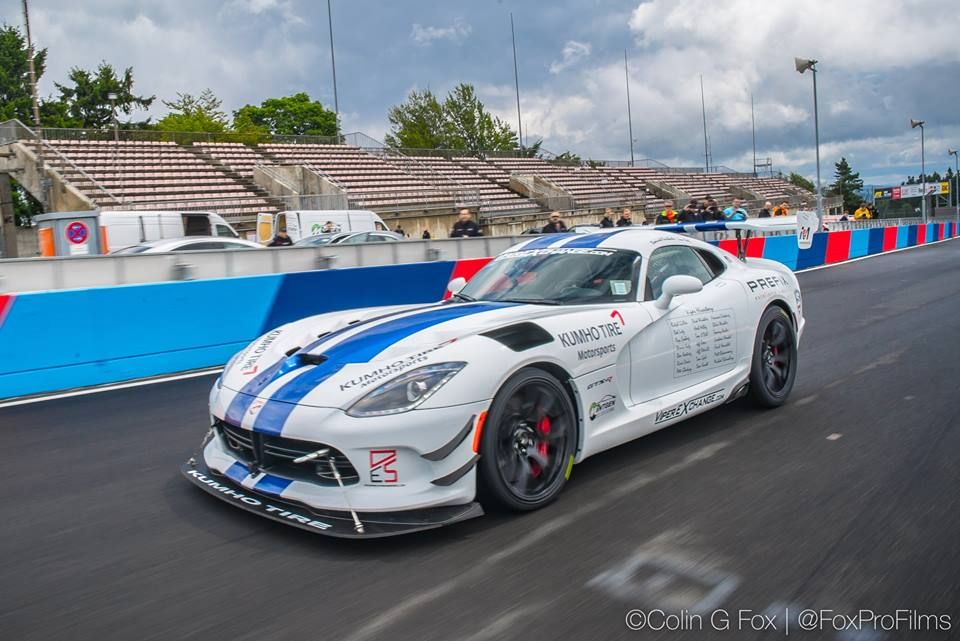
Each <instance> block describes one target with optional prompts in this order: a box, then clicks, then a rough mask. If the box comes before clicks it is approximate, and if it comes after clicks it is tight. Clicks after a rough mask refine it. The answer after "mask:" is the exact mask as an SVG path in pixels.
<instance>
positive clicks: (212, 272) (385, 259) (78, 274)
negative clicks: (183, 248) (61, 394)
mask: <svg viewBox="0 0 960 641" xmlns="http://www.w3.org/2000/svg"><path fill="white" fill-rule="evenodd" d="M528 238H529V236H523V237H511V236H493V237H483V238H450V239H440V240H407V241H402V242H397V243H366V244H362V245H332V246H329V247H277V248H264V249H255V250H248V251H237V250H233V251H197V252H189V253H184V252H167V253H161V254H108V255H106V256H78V257H57V258H13V259H9V260H0V293H14V292H17V293H20V292H34V291H47V290H59V289H80V288H86V287H106V286H110V285H138V284H143V283H158V282H166V281H182V280H204V279H210V278H232V277H237V276H252V275H257V274H285V273H293V272H306V271H313V270H317V269H329V268H344V267H367V266H374V265H396V264H403V263H419V262H435V261H444V260H462V259H470V258H483V257H488V256H496V255H497V254H499V253H500V252H502V251H504V250H505V249H507V248H508V247H510V246H511V245H515V244H516V243H518V242H520V241H521V240H524V239H528Z"/></svg>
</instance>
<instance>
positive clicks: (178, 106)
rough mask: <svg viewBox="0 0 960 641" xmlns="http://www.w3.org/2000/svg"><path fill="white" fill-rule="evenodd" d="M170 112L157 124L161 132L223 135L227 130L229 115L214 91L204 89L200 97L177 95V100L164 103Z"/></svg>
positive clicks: (186, 94)
mask: <svg viewBox="0 0 960 641" xmlns="http://www.w3.org/2000/svg"><path fill="white" fill-rule="evenodd" d="M163 104H164V105H165V106H166V107H167V108H168V109H169V110H170V112H169V113H168V114H167V115H166V116H164V117H163V118H161V119H160V120H159V122H157V129H159V130H161V131H204V132H211V133H221V132H223V131H226V130H227V125H228V124H229V123H228V121H227V115H226V114H225V113H223V112H222V111H221V110H220V106H221V105H222V104H223V101H221V100H220V99H219V98H217V96H216V95H214V93H213V91H211V90H210V89H204V90H203V91H202V92H201V93H200V95H199V96H193V95H192V94H188V93H177V99H176V100H172V101H169V102H168V101H166V100H164V101H163Z"/></svg>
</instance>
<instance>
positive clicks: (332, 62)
mask: <svg viewBox="0 0 960 641" xmlns="http://www.w3.org/2000/svg"><path fill="white" fill-rule="evenodd" d="M327 25H328V26H329V27H330V66H331V67H333V113H334V115H335V116H336V131H337V142H338V143H339V142H340V100H339V99H338V98H337V59H336V57H335V56H334V53H333V11H332V10H331V9H330V0H327Z"/></svg>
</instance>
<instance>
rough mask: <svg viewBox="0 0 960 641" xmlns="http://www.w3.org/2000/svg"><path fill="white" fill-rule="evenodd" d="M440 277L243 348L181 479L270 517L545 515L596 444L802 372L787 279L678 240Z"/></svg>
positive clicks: (781, 271) (320, 528)
mask: <svg viewBox="0 0 960 641" xmlns="http://www.w3.org/2000/svg"><path fill="white" fill-rule="evenodd" d="M449 289H450V292H451V293H452V296H451V297H450V298H449V299H448V300H446V301H442V302H437V303H435V304H428V305H411V306H402V307H387V308H385V307H381V308H368V309H360V310H350V311H342V312H335V313H329V314H323V315H320V316H314V317H311V318H305V319H303V320H300V321H297V322H294V323H290V324H288V325H284V326H282V327H278V328H276V329H274V330H272V331H270V332H268V333H267V334H266V335H264V336H262V337H260V338H259V339H257V340H256V341H254V342H253V343H252V344H251V345H249V346H248V347H247V348H246V349H244V350H243V351H241V352H240V353H238V354H236V355H235V356H234V357H233V359H232V360H231V361H230V362H229V363H228V364H227V366H226V368H225V370H224V372H223V374H222V376H221V377H220V378H219V379H218V381H217V382H216V384H215V385H214V387H213V388H212V389H211V392H210V415H211V424H212V426H211V427H210V429H209V431H208V432H207V435H206V437H205V438H204V440H203V443H202V449H201V451H200V452H198V453H197V454H196V455H195V456H194V457H193V458H191V459H190V460H189V461H188V462H187V463H186V464H185V465H184V466H183V473H184V474H185V475H186V476H187V478H188V479H190V480H191V481H192V482H194V483H195V484H196V485H198V486H200V487H201V488H203V489H204V490H206V491H207V492H209V493H211V494H213V495H215V496H217V497H219V498H221V499H223V500H225V501H229V502H231V503H232V504H234V505H236V506H237V507H240V508H244V509H247V510H249V511H252V512H256V513H258V514H260V515H261V516H265V517H268V518H272V519H275V520H279V521H283V522H285V523H287V524H291V525H294V526H298V527H301V528H304V529H308V530H312V531H315V532H320V533H325V534H328V535H333V536H345V537H375V536H387V535H391V534H398V533H403V532H411V531H416V530H422V529H427V528H431V527H437V526H441V525H445V524H449V523H453V522H457V521H461V520H464V519H467V518H471V517H474V516H478V515H480V514H482V513H483V507H481V506H484V507H487V508H489V507H493V506H495V507H498V508H501V509H502V508H506V509H508V510H521V511H522V510H532V509H536V508H539V507H541V506H543V505H545V504H547V503H548V502H550V501H552V500H553V499H555V498H556V497H557V495H558V494H559V493H560V492H561V490H562V489H563V487H564V485H565V483H566V482H567V480H568V479H569V478H570V475H571V471H572V469H573V468H574V466H575V465H576V464H577V463H579V462H580V461H583V460H584V459H585V458H587V457H588V456H591V455H593V454H596V453H598V452H602V451H604V450H606V449H609V448H612V447H614V446H616V445H619V444H621V443H624V442H626V441H630V440H632V439H635V438H638V437H640V436H643V435H645V434H648V433H650V432H653V431H654V430H658V429H661V428H664V427H669V426H671V425H673V424H675V423H678V422H680V421H683V420H685V419H687V418H689V417H691V416H694V415H696V414H699V413H701V412H706V411H708V410H710V409H712V408H715V407H718V406H720V405H722V404H724V403H727V402H730V401H732V400H735V399H737V398H740V397H742V396H749V397H750V398H751V399H752V400H753V401H755V402H756V403H759V404H760V405H762V406H765V407H776V406H778V405H781V404H782V403H784V402H785V400H786V399H787V397H788V395H789V394H790V391H791V389H792V387H793V384H794V379H795V376H796V373H797V350H798V341H799V338H800V335H801V333H802V331H803V327H804V318H803V310H802V299H801V294H800V288H799V286H798V283H797V279H796V277H795V276H794V275H793V273H792V272H791V271H790V270H789V269H788V268H787V267H785V266H784V265H782V264H780V263H775V262H772V261H767V260H763V259H756V258H747V259H743V260H741V259H739V258H737V257H736V256H734V255H732V254H730V253H727V252H725V251H721V250H719V249H718V248H716V247H714V246H712V245H710V244H708V243H705V242H702V241H700V240H697V239H695V238H692V237H690V236H687V235H684V234H682V233H670V232H666V231H659V230H654V229H649V228H647V229H642V228H634V229H630V228H627V229H617V230H610V231H606V232H600V233H594V234H583V235H573V234H570V235H561V234H555V235H549V236H542V237H537V238H534V239H532V240H529V241H526V242H523V243H521V244H519V245H516V246H514V247H512V248H511V249H509V250H507V251H506V252H504V253H502V254H500V255H499V256H497V257H495V258H494V259H493V260H492V261H491V262H490V263H489V264H488V265H487V266H486V267H484V268H483V269H482V270H481V271H480V272H478V273H477V274H476V275H475V276H474V277H473V278H472V279H471V280H470V281H469V282H468V283H464V282H463V281H462V279H457V280H456V281H454V282H452V283H451V284H450V287H449Z"/></svg>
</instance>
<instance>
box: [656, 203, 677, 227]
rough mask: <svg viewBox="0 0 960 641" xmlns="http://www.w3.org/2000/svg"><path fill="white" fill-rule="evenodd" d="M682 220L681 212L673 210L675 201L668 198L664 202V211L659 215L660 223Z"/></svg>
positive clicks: (668, 223)
mask: <svg viewBox="0 0 960 641" xmlns="http://www.w3.org/2000/svg"><path fill="white" fill-rule="evenodd" d="M679 220H680V214H678V213H677V212H675V211H674V210H673V201H672V200H667V201H664V203H663V211H661V212H660V215H659V216H657V224H658V225H672V224H674V223H676V222H678V221H679Z"/></svg>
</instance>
